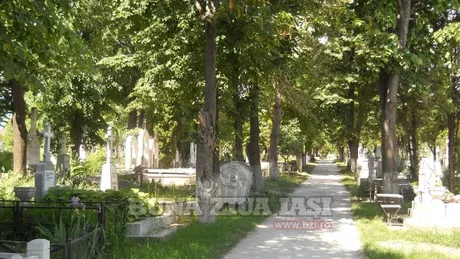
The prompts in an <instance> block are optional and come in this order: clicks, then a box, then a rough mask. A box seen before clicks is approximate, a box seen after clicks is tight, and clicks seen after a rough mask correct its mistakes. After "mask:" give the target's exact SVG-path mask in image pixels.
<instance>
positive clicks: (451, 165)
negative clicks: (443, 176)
mask: <svg viewBox="0 0 460 259" xmlns="http://www.w3.org/2000/svg"><path fill="white" fill-rule="evenodd" d="M447 130H448V133H447V136H448V140H449V143H448V149H449V150H448V153H447V156H448V174H449V190H450V191H451V192H454V189H455V164H456V161H455V160H456V159H455V154H456V148H455V145H456V142H457V140H456V136H455V135H456V134H455V133H456V132H457V119H456V113H449V114H448V115H447Z"/></svg>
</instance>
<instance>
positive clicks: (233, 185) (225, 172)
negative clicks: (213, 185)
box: [216, 162, 254, 204]
mask: <svg viewBox="0 0 460 259" xmlns="http://www.w3.org/2000/svg"><path fill="white" fill-rule="evenodd" d="M253 180H254V171H253V170H252V168H251V167H249V166H248V165H246V164H245V163H242V162H229V163H226V164H223V165H221V166H220V175H219V182H218V188H217V195H216V197H217V198H222V199H225V202H226V203H230V204H236V203H238V204H241V203H243V202H245V201H246V199H247V197H248V196H249V191H250V190H251V186H252V182H253Z"/></svg>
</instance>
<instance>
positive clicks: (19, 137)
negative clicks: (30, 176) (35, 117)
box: [9, 79, 27, 175]
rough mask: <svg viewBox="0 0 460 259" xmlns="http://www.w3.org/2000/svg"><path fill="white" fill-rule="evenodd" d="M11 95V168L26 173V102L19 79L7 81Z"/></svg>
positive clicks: (16, 171)
mask: <svg viewBox="0 0 460 259" xmlns="http://www.w3.org/2000/svg"><path fill="white" fill-rule="evenodd" d="M9 84H10V87H11V93H12V96H13V170H14V172H15V173H17V174H23V175H24V174H25V173H26V161H27V160H26V154H27V145H26V144H27V129H26V102H25V100H24V88H22V86H21V84H20V83H19V81H17V80H15V79H11V80H10V81H9Z"/></svg>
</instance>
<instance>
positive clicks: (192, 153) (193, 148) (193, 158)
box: [189, 142, 196, 168]
mask: <svg viewBox="0 0 460 259" xmlns="http://www.w3.org/2000/svg"><path fill="white" fill-rule="evenodd" d="M189 163H190V167H193V168H195V167H196V144H195V143H194V142H192V143H190V158H189Z"/></svg>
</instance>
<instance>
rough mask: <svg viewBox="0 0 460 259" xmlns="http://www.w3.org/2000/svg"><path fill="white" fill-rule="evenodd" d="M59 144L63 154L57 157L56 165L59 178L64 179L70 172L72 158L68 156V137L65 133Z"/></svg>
mask: <svg viewBox="0 0 460 259" xmlns="http://www.w3.org/2000/svg"><path fill="white" fill-rule="evenodd" d="M59 143H60V144H61V152H60V154H59V155H58V157H57V164H56V165H57V171H58V172H59V176H61V177H63V176H65V175H66V174H68V173H69V172H70V171H69V169H70V156H69V155H67V136H66V134H65V133H62V135H61V139H60V140H59Z"/></svg>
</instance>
